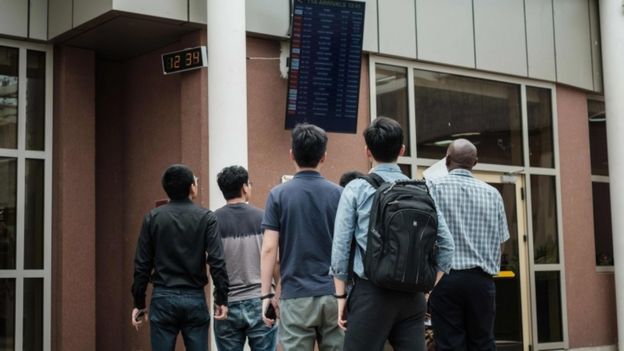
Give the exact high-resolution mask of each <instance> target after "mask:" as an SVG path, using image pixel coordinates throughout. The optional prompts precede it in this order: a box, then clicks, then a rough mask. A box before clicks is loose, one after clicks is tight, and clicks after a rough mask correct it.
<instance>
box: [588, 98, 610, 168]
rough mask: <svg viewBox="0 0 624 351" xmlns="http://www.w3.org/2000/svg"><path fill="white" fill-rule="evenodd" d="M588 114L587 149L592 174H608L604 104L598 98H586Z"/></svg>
mask: <svg viewBox="0 0 624 351" xmlns="http://www.w3.org/2000/svg"><path fill="white" fill-rule="evenodd" d="M587 112H588V114H589V150H590V154H591V165H592V174H593V175H603V176H608V175H609V160H608V157H607V155H608V154H607V125H606V124H607V122H606V120H607V118H606V116H607V115H606V114H605V104H604V102H602V101H598V100H587Z"/></svg>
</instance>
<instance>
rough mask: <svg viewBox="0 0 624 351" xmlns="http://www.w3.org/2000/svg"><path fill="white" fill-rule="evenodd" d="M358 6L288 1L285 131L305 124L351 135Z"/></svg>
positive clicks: (360, 28) (360, 26)
mask: <svg viewBox="0 0 624 351" xmlns="http://www.w3.org/2000/svg"><path fill="white" fill-rule="evenodd" d="M364 7H365V4H364V3H363V2H359V1H338V0H295V1H294V6H293V14H292V15H293V16H292V21H293V22H292V35H291V39H290V71H289V75H288V97H287V106H286V128H287V129H290V128H293V127H294V126H295V125H296V124H297V123H302V122H308V123H312V124H315V125H317V126H319V127H321V128H323V129H325V130H326V131H328V132H343V133H355V132H356V127H357V113H358V100H359V96H360V69H361V67H360V66H361V58H362V37H363V32H364Z"/></svg>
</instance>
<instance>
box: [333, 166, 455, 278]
mask: <svg viewBox="0 0 624 351" xmlns="http://www.w3.org/2000/svg"><path fill="white" fill-rule="evenodd" d="M371 172H374V173H376V174H378V175H379V176H381V177H382V178H383V179H384V180H385V181H387V182H392V181H396V180H400V179H408V178H407V177H406V176H405V175H403V173H401V169H400V168H399V166H398V165H397V164H395V163H382V164H379V165H378V166H377V167H375V168H373V170H372V171H371ZM374 195H375V189H374V188H373V187H372V186H371V185H370V184H369V183H368V182H367V181H366V180H364V179H355V180H353V181H351V182H350V183H349V184H347V186H346V187H345V189H344V190H343V192H342V196H341V197H340V202H339V204H338V212H337V213H336V222H335V224H334V241H333V244H332V258H331V273H332V274H333V275H334V277H336V278H338V279H341V280H347V278H348V275H349V255H350V254H351V241H352V240H353V238H355V239H356V243H357V245H356V249H355V258H354V262H353V271H354V273H355V274H357V276H358V277H360V278H364V279H366V276H365V275H364V263H363V257H364V255H365V253H366V240H367V236H368V222H369V217H370V210H371V207H372V205H373V197H374ZM453 250H454V245H453V237H452V236H451V233H450V232H449V230H448V226H447V225H446V221H445V220H444V217H443V216H442V213H440V212H438V241H437V251H436V264H437V266H438V270H439V271H443V272H445V273H448V272H449V270H450V269H451V260H452V256H453Z"/></svg>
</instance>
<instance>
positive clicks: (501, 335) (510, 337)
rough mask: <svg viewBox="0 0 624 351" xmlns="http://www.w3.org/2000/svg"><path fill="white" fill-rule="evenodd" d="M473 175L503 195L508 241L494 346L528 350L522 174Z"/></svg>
mask: <svg viewBox="0 0 624 351" xmlns="http://www.w3.org/2000/svg"><path fill="white" fill-rule="evenodd" d="M474 176H475V177H476V178H478V179H481V180H483V181H484V182H486V183H488V184H490V185H491V186H493V187H494V188H496V189H497V190H498V191H499V192H500V193H501V196H502V197H503V202H504V204H505V212H506V213H507V224H508V225H509V236H510V238H509V240H508V241H507V242H505V244H504V246H503V250H502V255H501V270H500V273H499V274H498V276H496V277H495V283H496V323H495V327H494V332H495V335H496V347H497V349H498V350H510V351H511V350H513V351H524V350H529V344H530V340H531V324H530V316H529V313H530V312H529V311H530V306H529V303H530V299H529V296H530V290H529V273H528V272H529V270H528V249H527V230H526V205H525V196H524V179H523V177H522V176H521V175H506V174H501V173H482V172H475V173H474Z"/></svg>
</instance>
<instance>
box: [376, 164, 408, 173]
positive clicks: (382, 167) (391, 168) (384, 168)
mask: <svg viewBox="0 0 624 351" xmlns="http://www.w3.org/2000/svg"><path fill="white" fill-rule="evenodd" d="M379 171H381V172H399V173H401V167H399V165H397V164H396V163H379V164H377V166H375V167H374V168H373V169H372V170H371V172H379Z"/></svg>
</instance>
